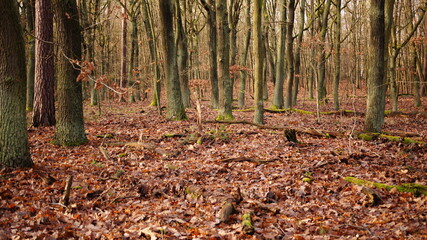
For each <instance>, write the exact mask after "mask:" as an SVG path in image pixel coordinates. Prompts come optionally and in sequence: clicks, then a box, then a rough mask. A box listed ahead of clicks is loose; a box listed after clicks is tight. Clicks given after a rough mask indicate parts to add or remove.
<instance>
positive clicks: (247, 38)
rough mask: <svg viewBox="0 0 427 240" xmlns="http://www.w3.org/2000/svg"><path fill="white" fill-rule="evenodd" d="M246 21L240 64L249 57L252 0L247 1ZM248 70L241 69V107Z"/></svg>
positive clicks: (243, 100) (239, 102) (243, 103)
mask: <svg viewBox="0 0 427 240" xmlns="http://www.w3.org/2000/svg"><path fill="white" fill-rule="evenodd" d="M245 22H246V35H245V42H244V46H243V52H242V55H241V58H240V65H241V66H245V65H246V59H247V58H248V50H249V44H250V41H251V28H252V25H251V24H252V23H251V0H247V1H246V16H245ZM247 75H248V74H247V70H242V71H240V87H239V95H238V106H239V107H240V108H243V107H244V106H245V92H246V78H247Z"/></svg>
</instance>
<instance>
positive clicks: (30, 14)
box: [24, 0, 36, 111]
mask: <svg viewBox="0 0 427 240" xmlns="http://www.w3.org/2000/svg"><path fill="white" fill-rule="evenodd" d="M24 4H25V7H26V10H27V11H26V14H27V15H26V17H27V30H28V32H29V33H31V34H33V35H34V34H35V32H34V24H35V17H34V16H35V11H34V10H35V0H25V1H24ZM35 43H36V41H35V38H33V37H29V42H28V54H27V101H26V109H27V111H33V107H34V75H35V64H36V59H35V51H36V46H35Z"/></svg>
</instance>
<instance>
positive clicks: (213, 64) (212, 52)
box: [201, 0, 219, 108]
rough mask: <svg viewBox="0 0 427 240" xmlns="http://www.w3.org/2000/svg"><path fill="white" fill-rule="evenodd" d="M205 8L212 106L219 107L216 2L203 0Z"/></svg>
mask: <svg viewBox="0 0 427 240" xmlns="http://www.w3.org/2000/svg"><path fill="white" fill-rule="evenodd" d="M201 3H202V5H203V7H204V8H205V10H206V12H207V15H208V16H207V25H208V36H209V37H208V38H209V40H208V41H209V43H208V45H209V80H210V83H211V101H210V102H211V106H212V107H213V108H218V107H219V89H218V64H217V61H216V59H217V52H216V48H217V40H216V36H217V30H216V11H215V1H214V0H209V1H206V0H201Z"/></svg>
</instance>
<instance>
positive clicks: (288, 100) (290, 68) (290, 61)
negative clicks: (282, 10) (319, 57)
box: [285, 0, 295, 108]
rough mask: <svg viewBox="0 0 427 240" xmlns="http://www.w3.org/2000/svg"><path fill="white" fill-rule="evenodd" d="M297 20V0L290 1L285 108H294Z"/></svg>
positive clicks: (287, 30) (287, 31)
mask: <svg viewBox="0 0 427 240" xmlns="http://www.w3.org/2000/svg"><path fill="white" fill-rule="evenodd" d="M294 20H295V0H288V21H287V23H286V24H287V29H286V53H285V57H286V95H285V108H292V86H293V83H294V51H293V43H294V38H293V35H292V34H293V30H294Z"/></svg>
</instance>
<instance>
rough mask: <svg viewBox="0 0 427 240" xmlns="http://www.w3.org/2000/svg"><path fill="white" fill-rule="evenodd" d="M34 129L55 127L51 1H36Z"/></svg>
mask: <svg viewBox="0 0 427 240" xmlns="http://www.w3.org/2000/svg"><path fill="white" fill-rule="evenodd" d="M35 12H36V24H35V27H36V52H35V56H36V62H35V63H36V64H35V81H34V111H33V122H32V125H33V126H34V127H39V126H53V125H55V97H54V95H55V86H54V85H55V84H54V65H53V64H54V63H53V60H54V57H53V44H52V42H53V12H52V3H51V0H36V11H35Z"/></svg>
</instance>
